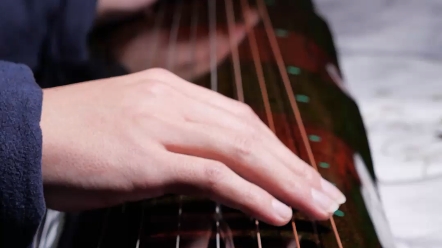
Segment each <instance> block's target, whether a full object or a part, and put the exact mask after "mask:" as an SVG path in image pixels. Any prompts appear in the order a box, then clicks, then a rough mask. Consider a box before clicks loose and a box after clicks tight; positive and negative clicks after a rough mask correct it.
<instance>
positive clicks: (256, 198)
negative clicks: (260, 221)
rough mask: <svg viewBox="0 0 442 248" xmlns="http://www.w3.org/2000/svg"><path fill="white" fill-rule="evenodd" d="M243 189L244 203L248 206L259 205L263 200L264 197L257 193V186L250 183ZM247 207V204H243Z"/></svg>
mask: <svg viewBox="0 0 442 248" xmlns="http://www.w3.org/2000/svg"><path fill="white" fill-rule="evenodd" d="M242 191H243V199H242V201H243V204H244V205H247V206H258V205H259V204H260V203H261V202H263V201H262V199H260V198H261V197H260V195H259V194H257V192H256V190H255V187H254V186H253V185H252V184H250V185H248V186H246V187H244V189H242ZM243 207H246V206H243Z"/></svg>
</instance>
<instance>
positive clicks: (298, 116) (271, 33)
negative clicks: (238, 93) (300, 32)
mask: <svg viewBox="0 0 442 248" xmlns="http://www.w3.org/2000/svg"><path fill="white" fill-rule="evenodd" d="M257 2H258V8H259V11H260V13H261V16H262V18H263V21H264V26H265V29H266V33H267V37H268V39H269V42H270V46H271V48H272V52H273V55H274V57H275V59H276V62H277V64H278V69H279V72H280V74H281V77H282V81H283V83H284V86H285V89H286V92H287V95H288V98H289V102H290V105H291V107H292V110H293V113H294V115H295V119H296V122H297V123H298V125H299V130H300V132H301V137H302V140H303V143H304V146H305V148H306V150H307V154H308V157H309V160H310V164H311V165H312V166H313V167H314V168H315V169H316V170H318V167H317V165H316V161H315V158H314V155H313V151H312V148H311V147H310V143H309V141H308V137H307V132H306V129H305V126H304V122H303V120H302V116H301V113H300V111H299V108H298V105H297V103H296V100H295V97H294V94H293V89H292V86H291V84H290V79H289V77H288V74H287V72H286V71H285V64H284V60H283V58H282V55H281V51H280V49H279V45H278V41H277V39H276V35H275V33H274V31H273V25H272V22H271V20H270V17H269V14H268V11H267V7H266V6H265V3H264V2H263V0H257ZM330 222H331V225H332V228H333V232H334V234H335V237H336V241H337V243H338V246H339V248H343V246H342V242H341V238H340V236H339V233H338V231H337V228H336V224H335V221H334V219H333V217H331V218H330Z"/></svg>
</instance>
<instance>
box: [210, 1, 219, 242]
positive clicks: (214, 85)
mask: <svg viewBox="0 0 442 248" xmlns="http://www.w3.org/2000/svg"><path fill="white" fill-rule="evenodd" d="M207 7H208V12H207V13H208V14H209V36H210V88H211V89H212V90H213V91H218V69H217V54H216V52H217V43H216V39H217V33H216V0H209V3H208V5H207ZM215 215H216V247H217V248H220V247H221V240H220V224H219V220H220V217H221V206H220V204H219V203H217V204H216V207H215Z"/></svg>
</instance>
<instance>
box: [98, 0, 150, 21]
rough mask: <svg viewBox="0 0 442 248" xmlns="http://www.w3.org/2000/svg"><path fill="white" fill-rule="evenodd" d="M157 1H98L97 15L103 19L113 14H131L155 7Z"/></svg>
mask: <svg viewBox="0 0 442 248" xmlns="http://www.w3.org/2000/svg"><path fill="white" fill-rule="evenodd" d="M156 1H157V0H98V1H97V15H98V18H103V17H106V16H109V15H113V14H130V13H135V12H138V11H141V10H142V9H144V8H147V7H149V6H151V5H153V4H154V3H155V2H156Z"/></svg>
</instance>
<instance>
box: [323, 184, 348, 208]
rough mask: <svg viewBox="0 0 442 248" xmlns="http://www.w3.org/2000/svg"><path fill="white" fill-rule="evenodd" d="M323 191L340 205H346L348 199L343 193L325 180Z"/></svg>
mask: <svg viewBox="0 0 442 248" xmlns="http://www.w3.org/2000/svg"><path fill="white" fill-rule="evenodd" d="M321 186H322V190H323V191H324V193H325V194H327V195H329V196H330V197H331V198H332V199H334V200H335V201H337V202H338V204H344V203H345V202H346V201H347V199H346V198H345V195H344V194H342V192H341V191H340V190H339V189H338V188H336V186H334V185H333V184H331V183H330V182H329V181H327V180H325V179H321Z"/></svg>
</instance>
